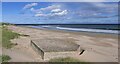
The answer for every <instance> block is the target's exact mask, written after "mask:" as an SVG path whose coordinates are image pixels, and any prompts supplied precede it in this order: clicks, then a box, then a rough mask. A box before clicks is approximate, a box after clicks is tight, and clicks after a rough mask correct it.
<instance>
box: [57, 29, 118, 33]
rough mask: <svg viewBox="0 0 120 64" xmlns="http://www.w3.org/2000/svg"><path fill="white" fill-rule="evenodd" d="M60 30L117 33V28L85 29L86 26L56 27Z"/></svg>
mask: <svg viewBox="0 0 120 64" xmlns="http://www.w3.org/2000/svg"><path fill="white" fill-rule="evenodd" d="M56 28H57V29H61V30H72V31H87V32H98V33H113V34H118V33H119V31H118V30H103V29H86V28H65V27H56Z"/></svg>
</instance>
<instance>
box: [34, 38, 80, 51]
mask: <svg viewBox="0 0 120 64" xmlns="http://www.w3.org/2000/svg"><path fill="white" fill-rule="evenodd" d="M32 42H33V43H35V44H36V45H37V46H38V47H39V48H40V49H41V50H43V51H44V52H64V51H77V49H78V48H79V45H78V44H76V43H75V42H72V41H69V40H64V39H58V38H54V39H36V40H32Z"/></svg>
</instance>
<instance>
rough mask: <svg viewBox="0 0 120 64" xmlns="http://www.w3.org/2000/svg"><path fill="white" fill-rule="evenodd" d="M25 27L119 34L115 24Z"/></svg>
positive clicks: (117, 26)
mask: <svg viewBox="0 0 120 64" xmlns="http://www.w3.org/2000/svg"><path fill="white" fill-rule="evenodd" d="M27 27H32V28H38V29H50V30H66V31H76V32H96V33H110V34H119V30H120V28H119V25H116V24H105V25H99V24H98V25H96V24H95V25H94V24H90V25H85V24H84V25H83V24H82V25H81V24H61V25H59V24H50V25H49V24H40V25H27Z"/></svg>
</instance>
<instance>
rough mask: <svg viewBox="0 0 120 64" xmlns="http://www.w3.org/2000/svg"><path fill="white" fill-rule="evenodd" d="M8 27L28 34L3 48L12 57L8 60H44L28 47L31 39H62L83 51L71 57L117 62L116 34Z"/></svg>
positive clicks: (92, 60) (91, 60)
mask: <svg viewBox="0 0 120 64" xmlns="http://www.w3.org/2000/svg"><path fill="white" fill-rule="evenodd" d="M7 28H8V29H10V30H12V31H13V32H16V33H19V34H25V35H29V37H24V36H20V37H19V38H17V39H13V40H11V41H12V43H17V44H18V45H16V46H14V47H13V48H11V49H10V50H8V49H3V54H7V55H9V56H10V57H11V58H12V59H11V60H10V61H9V62H32V61H36V62H45V61H44V60H42V59H41V58H40V57H39V55H38V54H37V53H36V52H35V51H34V50H33V49H32V48H31V47H30V41H31V40H32V39H49V38H50V39H53V40H55V39H62V40H68V41H74V42H75V43H76V44H78V45H80V47H81V48H82V49H84V50H85V52H84V53H83V54H82V55H79V53H78V54H75V55H72V56H71V57H74V58H76V59H79V60H81V61H86V62H118V35H116V34H102V33H89V32H69V31H61V30H47V29H35V28H28V27H24V26H13V25H10V26H7Z"/></svg>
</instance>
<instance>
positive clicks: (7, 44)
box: [2, 26, 20, 49]
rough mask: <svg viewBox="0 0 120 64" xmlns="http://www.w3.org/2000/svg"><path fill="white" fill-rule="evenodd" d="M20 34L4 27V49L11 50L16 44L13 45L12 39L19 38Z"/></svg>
mask: <svg viewBox="0 0 120 64" xmlns="http://www.w3.org/2000/svg"><path fill="white" fill-rule="evenodd" d="M19 36H20V34H18V33H15V32H12V31H11V30H8V29H7V28H6V27H5V26H3V27H2V47H4V48H7V49H8V48H11V47H12V46H14V45H15V44H13V43H11V41H10V40H11V39H14V38H18V37H19Z"/></svg>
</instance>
